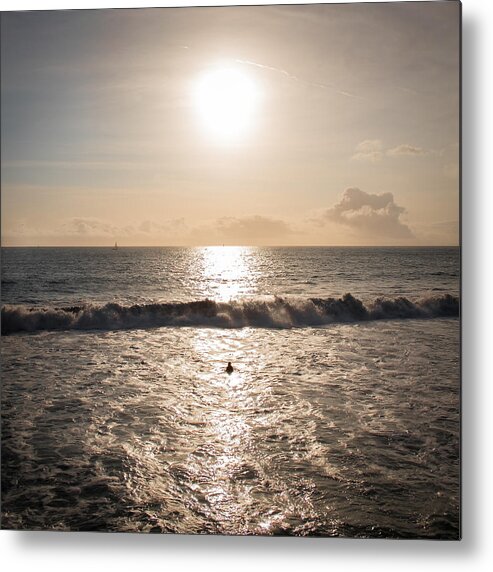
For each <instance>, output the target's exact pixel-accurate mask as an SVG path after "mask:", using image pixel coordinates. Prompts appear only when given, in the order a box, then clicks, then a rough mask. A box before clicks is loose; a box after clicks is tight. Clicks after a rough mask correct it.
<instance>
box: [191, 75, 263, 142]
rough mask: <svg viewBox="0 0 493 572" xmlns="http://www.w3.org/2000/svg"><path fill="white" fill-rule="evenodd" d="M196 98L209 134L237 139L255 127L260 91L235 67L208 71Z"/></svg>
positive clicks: (196, 103)
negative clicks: (255, 113) (254, 121)
mask: <svg viewBox="0 0 493 572" xmlns="http://www.w3.org/2000/svg"><path fill="white" fill-rule="evenodd" d="M194 97H195V105H196V108H197V110H198V112H199V115H200V118H201V120H202V122H203V123H204V125H205V127H206V130H207V132H208V133H209V134H211V135H213V136H215V137H217V138H219V139H223V140H234V139H237V138H239V137H241V136H243V135H244V134H245V133H246V132H247V131H248V130H249V129H250V128H251V127H252V124H253V120H254V117H253V115H254V112H255V109H256V107H257V103H258V99H259V92H258V89H257V86H256V85H255V83H254V82H253V81H252V79H251V78H250V77H249V76H248V75H246V74H244V73H242V72H240V71H238V70H236V69H232V68H220V69H215V70H213V71H209V72H207V73H205V74H204V75H203V76H201V77H200V78H199V81H198V83H197V86H196V89H195V92H194Z"/></svg>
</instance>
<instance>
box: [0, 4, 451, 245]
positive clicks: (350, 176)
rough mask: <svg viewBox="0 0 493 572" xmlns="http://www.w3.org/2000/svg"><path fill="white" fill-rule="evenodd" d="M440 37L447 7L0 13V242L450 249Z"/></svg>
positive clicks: (446, 32) (447, 126) (447, 88)
mask: <svg viewBox="0 0 493 572" xmlns="http://www.w3.org/2000/svg"><path fill="white" fill-rule="evenodd" d="M459 31H460V5H459V3H458V2H455V1H443V2H396V3H382V4H378V3H374V4H372V3H365V4H326V5H304V6H303V5H299V6H293V5H285V6H256V7H253V6H244V7H239V6H237V7H235V6H233V7H210V8H162V9H134V10H83V11H44V12H36V11H34V12H8V13H2V18H1V160H2V162H1V184H2V187H1V203H2V205H1V206H2V218H1V222H2V228H1V236H2V245H3V246H23V245H39V246H44V245H46V246H65V245H66V246H105V245H110V244H113V243H114V242H115V241H117V242H118V244H119V245H121V246H125V245H135V246H157V245H210V244H234V245H363V246H366V245H369V246H370V245H391V246H394V245H395V246H398V245H409V246H413V245H456V244H458V239H459V238H458V234H459V222H458V220H459Z"/></svg>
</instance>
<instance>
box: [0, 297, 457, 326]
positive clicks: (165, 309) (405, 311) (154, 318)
mask: <svg viewBox="0 0 493 572" xmlns="http://www.w3.org/2000/svg"><path fill="white" fill-rule="evenodd" d="M458 315H459V298H458V297H457V296H452V295H450V294H445V295H443V296H432V297H427V298H422V299H420V300H416V301H411V300H408V299H407V298H403V297H399V298H393V299H389V298H377V299H375V300H374V301H373V302H371V303H370V304H367V305H365V304H363V302H362V301H361V300H358V299H357V298H355V297H354V296H352V295H351V294H346V295H344V296H343V297H342V298H305V299H298V298H279V297H275V298H272V299H268V300H266V299H253V300H237V301H230V302H215V301H214V300H209V299H206V300H199V301H195V302H177V303H156V304H135V305H132V306H125V305H121V304H117V303H109V304H104V305H99V306H98V305H89V304H88V305H82V306H71V307H63V308H59V307H50V308H32V307H27V306H23V305H6V306H3V307H2V334H12V333H15V332H21V331H25V332H36V331H40V330H118V329H128V328H152V327H162V326H175V327H176V326H209V327H216V328H243V327H255V328H293V327H303V326H322V325H327V324H332V323H343V322H362V321H368V320H402V319H407V318H437V317H445V316H449V317H453V316H458Z"/></svg>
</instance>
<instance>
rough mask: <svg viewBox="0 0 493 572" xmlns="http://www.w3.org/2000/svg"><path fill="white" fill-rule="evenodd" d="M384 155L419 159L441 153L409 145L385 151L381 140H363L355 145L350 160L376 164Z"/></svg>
mask: <svg viewBox="0 0 493 572" xmlns="http://www.w3.org/2000/svg"><path fill="white" fill-rule="evenodd" d="M385 155H386V156H388V157H402V156H409V157H419V156H424V155H441V152H439V151H435V150H434V149H424V148H423V147H418V146H417V145H411V144H409V143H401V144H400V145H396V146H395V147H391V148H390V149H386V148H385V146H384V144H383V142H382V140H381V139H365V140H364V141H361V143H358V145H356V149H355V153H354V155H353V156H352V159H356V160H358V161H372V162H376V161H380V160H381V159H383V158H384V156H385Z"/></svg>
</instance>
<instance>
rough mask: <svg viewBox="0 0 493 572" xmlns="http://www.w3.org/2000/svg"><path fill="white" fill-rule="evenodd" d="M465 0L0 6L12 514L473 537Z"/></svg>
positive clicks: (21, 521)
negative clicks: (465, 440) (468, 509)
mask: <svg viewBox="0 0 493 572" xmlns="http://www.w3.org/2000/svg"><path fill="white" fill-rule="evenodd" d="M461 8H462V6H461V3H460V2H458V1H455V0H450V1H416V2H415V1H409V2H361V3H359V2H354V3H322V4H284V5H283V4H272V5H268V4H264V5H243V6H240V5H231V6H196V7H189V6H188V7H162V8H133V9H126V8H115V9H111V8H106V9H103V8H102V9H83V10H81V9H58V10H34V11H29V10H26V11H21V10H11V11H3V12H2V13H1V20H0V26H1V30H0V31H1V35H0V42H1V45H0V48H1V100H0V101H1V108H0V116H1V261H0V268H1V344H0V357H1V374H2V375H1V529H3V530H19V531H67V532H68V531H70V532H81V531H98V532H113V533H115V532H125V533H157V534H181V535H185V534H186V535H227V536H263V537H265V536H286V537H324V538H352V539H426V540H448V541H458V540H460V539H461V537H462V532H461V531H462V528H461V484H462V483H461V22H462V19H461V16H462V14H461Z"/></svg>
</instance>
